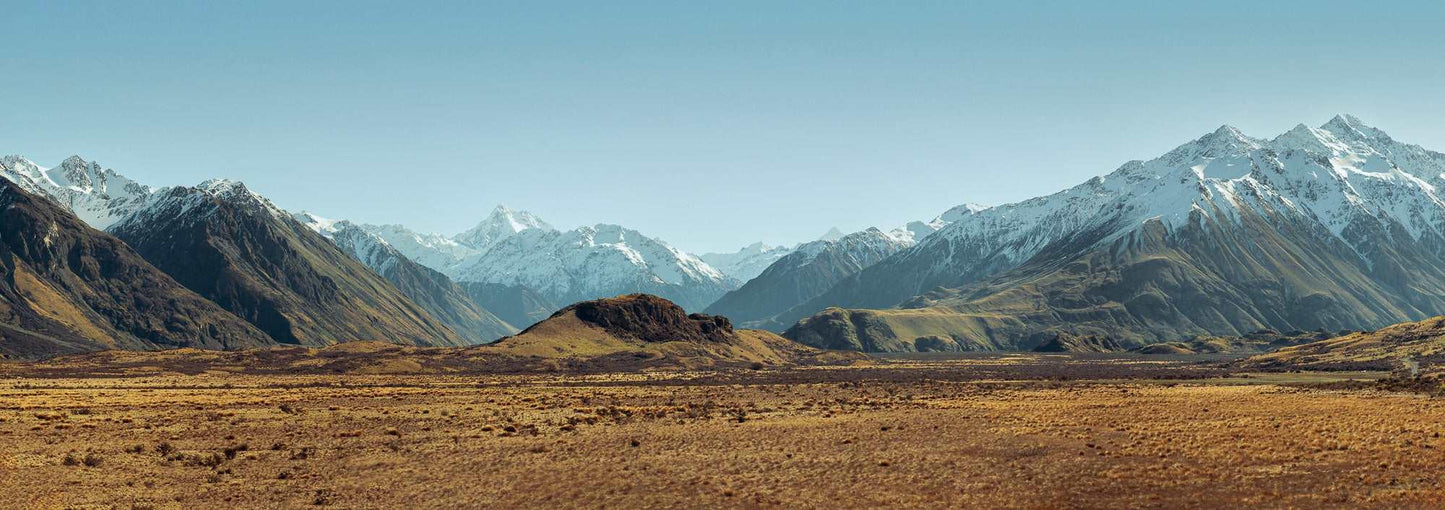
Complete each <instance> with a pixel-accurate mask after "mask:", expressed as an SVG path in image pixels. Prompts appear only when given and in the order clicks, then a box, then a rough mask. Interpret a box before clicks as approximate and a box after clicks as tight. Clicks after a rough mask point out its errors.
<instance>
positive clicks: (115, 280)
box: [0, 179, 274, 358]
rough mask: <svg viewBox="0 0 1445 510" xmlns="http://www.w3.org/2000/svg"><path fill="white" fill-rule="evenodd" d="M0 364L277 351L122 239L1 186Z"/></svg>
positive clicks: (259, 334) (258, 333) (263, 337)
mask: <svg viewBox="0 0 1445 510" xmlns="http://www.w3.org/2000/svg"><path fill="white" fill-rule="evenodd" d="M0 267H3V268H4V271H3V276H0V357H4V358H38V357H44V356H50V355H55V354H62V353H70V352H81V351H91V350H98V349H113V348H119V349H158V348H168V347H202V348H210V349H236V348H242V347H259V346H265V345H272V344H274V342H273V341H272V340H271V339H270V338H269V337H267V336H266V335H265V334H264V333H262V332H261V331H259V330H257V329H256V328H254V327H252V326H251V325H250V324H248V323H246V322H245V321H243V320H241V319H240V318H238V317H236V316H234V315H232V314H230V313H229V312H227V311H225V310H223V309H221V308H220V307H219V306H216V305H215V304H214V303H212V302H210V301H207V300H205V299H204V298H202V297H201V296H198V295H196V294H195V293H194V292H191V291H190V290H187V289H186V288H185V287H183V286H181V285H180V284H179V283H177V282H176V281H175V280H173V279H171V278H170V277H169V276H167V275H166V274H165V273H162V272H161V271H160V270H158V269H156V268H155V267H153V266H151V265H150V264H149V263H147V262H146V261H145V260H144V259H142V258H141V257H140V255H138V254H136V253H135V252H134V251H133V250H131V248H130V247H129V246H126V244H125V243H123V242H121V241H120V240H119V239H116V238H114V237H111V236H109V235H107V234H105V233H103V232H100V231H97V230H94V229H92V228H90V227H88V226H86V225H85V224H84V223H82V222H81V221H80V220H79V219H78V218H76V217H74V216H73V215H71V214H70V213H69V211H66V210H64V209H62V208H61V207H60V206H59V205H57V204H55V203H52V202H51V201H50V200H49V199H46V198H41V197H39V196H37V195H34V194H31V193H29V192H26V191H24V190H22V189H21V188H20V187H19V186H18V185H16V184H14V183H12V182H11V181H9V180H8V179H0Z"/></svg>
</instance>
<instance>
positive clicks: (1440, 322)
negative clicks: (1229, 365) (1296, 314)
mask: <svg viewBox="0 0 1445 510" xmlns="http://www.w3.org/2000/svg"><path fill="white" fill-rule="evenodd" d="M1240 365H1241V366H1244V367H1249V368H1265V369H1300V370H1404V371H1409V372H1420V371H1427V372H1428V371H1431V370H1432V369H1434V368H1437V367H1445V317H1434V318H1431V319H1426V320H1423V321H1418V322H1405V323H1401V324H1396V325H1393V326H1390V327H1387V328H1383V329H1380V330H1378V331H1363V332H1359V333H1350V334H1347V335H1342V336H1337V337H1334V338H1330V339H1327V340H1321V341H1318V342H1311V343H1307V344H1302V345H1296V346H1293V347H1285V348H1282V349H1279V350H1277V351H1274V352H1271V353H1267V354H1261V355H1259V356H1254V357H1251V358H1249V359H1246V360H1243V361H1242V362H1241V363H1240Z"/></svg>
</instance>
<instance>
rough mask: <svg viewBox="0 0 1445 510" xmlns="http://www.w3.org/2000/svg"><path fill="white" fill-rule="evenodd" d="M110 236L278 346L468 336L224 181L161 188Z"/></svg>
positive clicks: (449, 341) (438, 341) (446, 341)
mask: <svg viewBox="0 0 1445 510" xmlns="http://www.w3.org/2000/svg"><path fill="white" fill-rule="evenodd" d="M110 230H111V232H112V233H113V234H115V235H116V236H117V237H120V238H121V239H122V240H124V241H125V242H126V243H128V244H130V245H131V246H132V247H134V248H135V249H136V251H137V252H139V253H140V254H141V255H142V256H144V257H145V258H146V260H148V261H150V262H151V263H152V264H154V265H155V266H156V267H159V268H160V269H162V270H164V271H166V272H167V273H169V274H170V275H171V276H172V277H174V278H175V279H176V280H177V281H179V282H180V283H181V284H183V285H185V286H186V287H188V288H191V289H192V290H194V291H196V292H197V293H199V294H201V295H202V296H205V297H207V298H208V299H210V300H212V301H214V302H216V303H217V304H219V305H221V306H222V307H223V308H225V309H227V310H230V311H231V312H232V313H235V314H236V315H238V316H240V317H242V318H243V319H246V320H247V321H249V322H251V323H252V324H255V325H256V326H257V327H258V328H260V329H261V330H262V331H264V332H266V334H268V335H270V336H271V337H272V338H273V339H275V340H276V341H278V342H281V343H287V344H300V345H308V346H320V345H329V344H333V343H338V342H345V341H353V340H379V341H386V342H393V343H404V344H413V345H430V346H438V345H466V344H467V343H468V342H467V341H466V340H465V339H464V338H462V337H461V336H459V335H457V334H456V333H455V332H453V331H452V330H451V329H450V328H448V327H447V326H446V325H445V324H443V323H441V322H440V321H439V320H437V319H436V318H435V317H433V316H432V315H431V314H429V313H428V312H427V311H426V310H424V309H423V308H422V307H420V306H418V305H417V304H416V303H414V302H412V301H411V300H410V299H407V298H406V296H404V295H403V294H402V292H401V291H399V290H398V289H397V288H396V287H395V286H394V285H392V284H391V283H390V282H388V281H386V280H385V279H383V278H382V277H381V276H379V275H377V274H376V273H375V272H372V271H371V270H370V269H367V268H366V267H365V266H363V265H362V264H361V263H360V262H358V261H357V260H355V259H353V258H352V257H351V256H349V255H347V254H346V253H345V252H343V251H342V250H341V249H340V248H338V247H337V246H336V245H334V244H332V243H331V242H330V241H328V240H326V239H325V238H324V237H322V236H321V235H320V234H317V233H316V232H314V231H312V230H311V229H309V228H307V227H306V226H304V225H302V224H301V223H300V222H298V221H296V220H295V219H293V218H292V217H291V216H290V215H289V214H287V213H285V212H283V211H281V210H280V209H278V208H276V207H275V206H274V205H272V204H271V203H270V201H268V200H266V199H265V198H262V197H260V196H259V195H256V194H255V193H252V192H251V191H250V190H248V189H246V187H245V186H244V185H242V184H240V183H237V182H231V181H223V180H217V181H207V182H206V183H203V184H201V185H200V186H199V187H195V188H189V187H176V188H168V189H166V190H165V191H163V192H160V193H157V194H156V195H155V196H153V197H151V200H149V201H148V203H147V204H146V206H145V207H143V208H141V209H139V210H137V211H136V212H134V213H132V214H131V215H129V216H127V217H126V218H124V219H122V220H121V221H120V222H117V223H116V224H115V225H113V226H112V227H111V229H110Z"/></svg>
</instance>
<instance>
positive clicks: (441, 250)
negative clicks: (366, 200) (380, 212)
mask: <svg viewBox="0 0 1445 510" xmlns="http://www.w3.org/2000/svg"><path fill="white" fill-rule="evenodd" d="M358 226H359V227H361V228H362V229H363V230H366V231H367V232H370V233H372V234H375V235H376V236H378V237H380V238H382V239H385V240H386V242H387V243H388V244H390V245H391V246H392V247H394V248H396V249H397V250H398V251H400V252H401V253H402V254H404V255H406V257H407V258H409V259H411V260H412V261H414V262H416V263H418V264H421V265H423V266H426V267H429V268H432V269H435V270H437V271H442V272H446V271H447V269H448V268H450V267H452V266H454V265H456V264H458V263H460V262H461V261H463V260H466V259H467V258H468V257H472V256H474V255H476V254H477V253H478V250H477V249H476V248H472V247H470V246H467V245H465V244H462V243H460V242H457V241H456V240H455V239H452V238H449V237H446V236H444V235H441V234H432V233H423V232H417V231H414V230H411V229H409V228H406V227H404V226H401V225H371V224H365V223H363V224H359V225H358Z"/></svg>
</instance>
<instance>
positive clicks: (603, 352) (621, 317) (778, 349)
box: [479, 294, 862, 367]
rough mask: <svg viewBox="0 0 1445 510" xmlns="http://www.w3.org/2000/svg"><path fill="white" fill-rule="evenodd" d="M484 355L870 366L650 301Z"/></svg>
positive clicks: (600, 306) (598, 305)
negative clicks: (853, 364) (846, 362)
mask: <svg viewBox="0 0 1445 510" xmlns="http://www.w3.org/2000/svg"><path fill="white" fill-rule="evenodd" d="M479 349H484V350H486V351H490V352H495V353H499V354H506V355H511V356H521V357H540V358H598V357H607V356H618V355H625V356H630V357H633V358H637V359H643V360H648V361H649V362H651V363H653V364H666V365H678V366H683V367H703V366H726V365H745V364H762V365H783V364H792V363H800V362H818V361H842V360H844V359H843V358H847V359H862V358H861V356H857V355H854V354H843V353H830V352H826V351H819V350H817V349H814V348H811V347H807V346H805V345H802V344H799V343H796V342H793V341H791V340H788V339H786V338H783V337H781V336H778V335H776V334H774V333H771V332H767V331H760V330H735V329H733V327H732V323H731V322H730V321H729V320H728V319H727V318H726V317H721V316H715V315H705V314H691V315H689V314H688V313H687V312H686V311H684V310H683V309H682V307H680V306H678V305H676V304H674V303H673V302H671V301H668V300H666V299H662V298H660V297H657V296H652V295H648V294H631V295H626V296H618V297H615V298H609V299H598V300H595V301H584V302H581V303H577V304H574V305H571V306H568V307H566V308H563V309H562V310H559V311H558V312H557V313H555V314H552V316H551V317H549V318H548V319H547V320H544V321H542V322H539V323H537V324H535V325H533V326H532V327H530V328H527V329H526V330H525V331H523V332H522V333H520V334H518V335H517V336H513V337H508V338H503V339H502V340H499V341H498V342H497V343H495V344H492V345H490V346H487V347H484V348H479Z"/></svg>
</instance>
